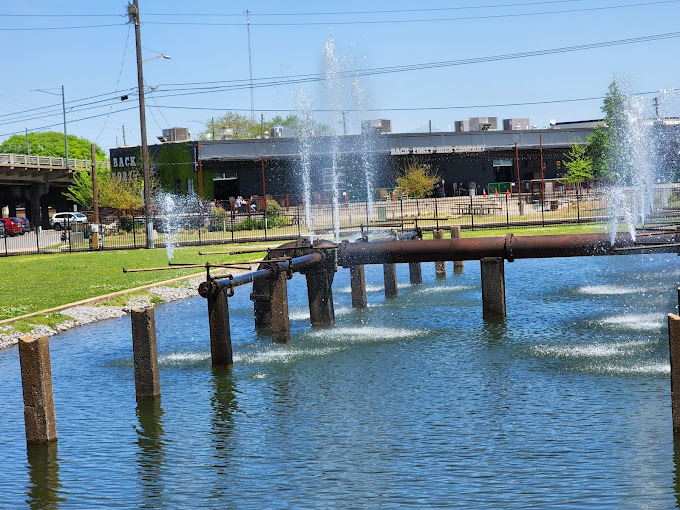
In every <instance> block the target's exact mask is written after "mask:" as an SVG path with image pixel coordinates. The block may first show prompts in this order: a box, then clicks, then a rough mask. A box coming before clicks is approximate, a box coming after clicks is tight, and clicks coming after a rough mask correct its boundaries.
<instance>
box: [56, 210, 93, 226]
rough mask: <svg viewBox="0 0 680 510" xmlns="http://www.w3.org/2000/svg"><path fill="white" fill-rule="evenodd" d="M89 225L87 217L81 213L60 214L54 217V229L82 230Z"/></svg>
mask: <svg viewBox="0 0 680 510" xmlns="http://www.w3.org/2000/svg"><path fill="white" fill-rule="evenodd" d="M86 224H87V216H85V215H84V214H83V213H81V212H60V213H56V214H55V215H54V216H52V228H53V229H54V230H61V229H63V228H66V227H75V228H74V230H81V229H82V227H83V226H85V225H86Z"/></svg>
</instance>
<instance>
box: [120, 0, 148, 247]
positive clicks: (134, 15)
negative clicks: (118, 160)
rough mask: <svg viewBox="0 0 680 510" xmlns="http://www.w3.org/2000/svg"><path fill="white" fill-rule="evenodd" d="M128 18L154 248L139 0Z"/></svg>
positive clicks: (132, 7) (145, 202)
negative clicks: (133, 45)
mask: <svg viewBox="0 0 680 510" xmlns="http://www.w3.org/2000/svg"><path fill="white" fill-rule="evenodd" d="M127 8H128V19H129V21H130V22H131V23H134V24H135V41H136V46H137V88H138V90H139V124H140V131H141V136H142V169H143V171H144V216H145V218H146V247H147V248H154V247H155V243H154V238H153V218H152V217H151V178H150V176H149V146H148V145H147V143H146V113H145V111H144V108H145V107H144V75H143V73H142V62H143V60H142V36H141V33H140V28H139V0H134V3H132V4H128V6H127Z"/></svg>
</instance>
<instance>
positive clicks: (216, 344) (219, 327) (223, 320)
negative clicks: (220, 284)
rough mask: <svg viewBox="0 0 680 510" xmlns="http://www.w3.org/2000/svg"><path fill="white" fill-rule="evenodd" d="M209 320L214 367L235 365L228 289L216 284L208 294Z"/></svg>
mask: <svg viewBox="0 0 680 510" xmlns="http://www.w3.org/2000/svg"><path fill="white" fill-rule="evenodd" d="M208 322H209V323H210V355H211V357H212V366H213V368H221V367H231V366H233V365H234V360H233V357H232V352H231V331H230V329H229V301H228V298H227V291H226V289H219V288H217V286H214V287H213V288H212V289H211V291H210V293H209V294H208Z"/></svg>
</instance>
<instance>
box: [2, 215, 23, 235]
mask: <svg viewBox="0 0 680 510" xmlns="http://www.w3.org/2000/svg"><path fill="white" fill-rule="evenodd" d="M0 221H1V222H2V223H3V224H4V225H5V233H6V234H7V235H9V236H12V237H13V236H15V235H17V234H23V233H24V229H23V225H22V222H21V220H20V219H19V218H0Z"/></svg>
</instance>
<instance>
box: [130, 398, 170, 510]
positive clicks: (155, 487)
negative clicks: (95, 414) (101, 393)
mask: <svg viewBox="0 0 680 510" xmlns="http://www.w3.org/2000/svg"><path fill="white" fill-rule="evenodd" d="M136 415H137V420H138V421H139V427H136V431H137V446H138V449H137V456H136V458H137V473H138V480H139V482H138V483H139V484H140V486H141V488H142V499H143V500H144V501H145V503H146V504H148V505H150V506H154V505H158V504H161V503H162V501H163V492H164V491H165V486H164V484H163V476H162V474H163V473H162V472H163V466H164V465H165V452H164V450H163V447H164V445H165V442H164V435H165V433H164V431H163V408H162V407H161V404H160V402H159V401H142V402H139V403H137V410H136ZM146 504H145V506H146Z"/></svg>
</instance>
